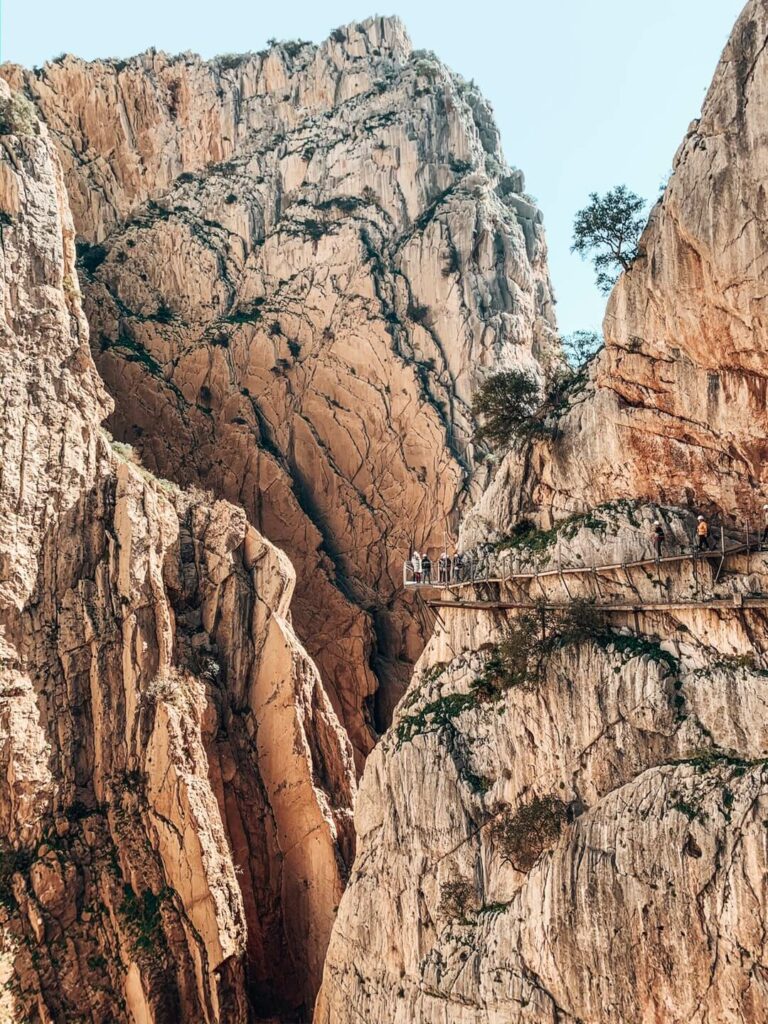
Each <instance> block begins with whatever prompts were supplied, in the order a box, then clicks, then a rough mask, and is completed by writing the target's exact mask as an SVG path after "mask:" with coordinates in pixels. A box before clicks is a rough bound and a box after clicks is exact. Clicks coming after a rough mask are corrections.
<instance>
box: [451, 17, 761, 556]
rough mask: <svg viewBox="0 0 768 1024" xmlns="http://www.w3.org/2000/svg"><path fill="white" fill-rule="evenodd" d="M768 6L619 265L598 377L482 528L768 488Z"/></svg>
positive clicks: (490, 500) (723, 65) (745, 503)
mask: <svg viewBox="0 0 768 1024" xmlns="http://www.w3.org/2000/svg"><path fill="white" fill-rule="evenodd" d="M767 35H768V10H767V9H766V6H765V4H763V3H749V4H747V6H746V8H745V10H744V12H743V14H742V16H741V17H740V19H739V21H738V23H737V25H736V27H735V28H734V31H733V34H732V36H731V38H730V40H729V42H728V45H727V46H726V49H725V51H724V53H723V57H722V60H721V62H720V65H719V67H718V69H717V72H716V74H715V77H714V80H713V83H712V85H711V87H710V89H709V92H708V94H707V97H706V99H705V102H704V105H703V108H702V113H701V117H700V118H699V119H698V120H696V121H694V122H693V123H692V124H691V126H690V128H689V130H688V133H687V135H686V137H685V139H684V141H683V143H682V145H681V146H680V149H679V150H678V152H677V154H676V156H675V159H674V164H673V173H672V176H671V178H670V180H669V183H668V185H667V188H666V190H665V192H664V194H663V196H662V198H661V200H660V201H659V202H658V203H657V204H656V206H655V207H654V209H653V212H652V213H651V217H650V220H649V223H648V226H647V228H646V231H645V233H644V235H643V237H642V240H641V250H642V252H643V255H642V256H641V258H640V259H638V260H637V262H636V263H635V264H634V266H633V267H632V269H631V270H630V271H629V272H628V273H626V274H624V275H623V276H622V277H621V279H620V280H619V282H618V284H617V286H616V288H615V289H614V291H613V294H612V295H611V298H610V301H609V303H608V309H607V312H606V317H605V323H604V335H605V341H606V346H605V349H604V351H603V352H602V353H601V355H600V356H599V358H598V359H597V360H596V361H595V363H594V365H593V366H592V368H591V371H590V374H589V381H588V382H587V387H586V388H585V389H584V391H583V392H582V393H581V395H580V396H579V397H578V398H576V399H575V400H574V402H573V405H572V408H571V410H570V411H569V412H568V413H567V415H566V416H564V417H563V418H562V419H561V421H560V422H559V423H558V431H557V436H556V439H555V440H554V442H552V443H548V444H540V445H538V446H536V447H535V449H534V450H533V451H532V452H531V453H530V456H529V462H528V465H527V466H525V467H523V466H522V464H521V462H520V460H519V459H517V458H516V457H515V456H514V455H512V456H509V457H508V458H507V459H506V460H505V464H504V465H503V467H502V469H501V472H500V473H499V474H498V476H497V478H496V481H495V483H494V485H493V486H492V487H491V488H490V489H489V491H488V492H487V493H486V494H485V495H484V496H483V500H482V501H481V503H480V504H479V506H478V507H477V508H476V509H475V510H474V512H473V515H472V516H471V517H470V518H469V520H468V521H467V522H466V523H465V529H466V530H467V539H468V542H470V543H471V542H472V541H474V540H476V539H479V538H482V537H484V536H489V535H493V534H494V532H496V531H498V530H501V531H502V532H504V531H505V530H506V529H507V527H508V526H509V524H510V522H512V521H513V520H514V519H515V517H516V516H518V515H520V514H521V513H524V514H526V515H530V514H533V515H538V514H539V512H540V511H541V512H542V515H543V518H544V519H547V518H552V516H554V518H560V517H562V515H564V514H566V513H568V512H574V511H579V510H582V509H584V508H588V507H590V506H592V505H595V504H599V503H601V502H606V501H615V500H616V499H619V498H624V497H629V498H632V497H648V498H651V499H659V500H661V501H664V502H667V503H670V504H684V505H689V504H696V503H698V505H699V506H700V507H702V508H704V509H708V510H713V509H721V510H723V511H724V512H726V513H728V514H732V515H735V516H738V517H739V518H740V520H741V521H742V522H743V521H744V519H745V518H746V517H747V516H748V515H751V517H752V522H753V526H754V524H755V523H756V521H757V520H758V519H762V505H763V503H764V501H765V499H766V465H768V447H767V446H766V445H767V442H766V437H767V436H768V418H767V415H768V414H767V413H766V401H765V395H766V380H767V379H768V345H766V343H765V323H766V316H767V315H768V307H767V306H766V301H767V300H766V295H765V288H764V280H765V273H766V263H767V262H768V224H767V221H766V211H765V178H766V166H767V165H768V120H767V119H766V114H765V112H766V105H767V104H768V55H767V54H766V50H765V40H766V36H767Z"/></svg>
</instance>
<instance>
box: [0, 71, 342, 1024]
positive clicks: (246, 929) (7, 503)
mask: <svg viewBox="0 0 768 1024" xmlns="http://www.w3.org/2000/svg"><path fill="white" fill-rule="evenodd" d="M0 124H1V125H2V129H1V131H0V210H1V211H2V213H1V215H0V250H1V253H2V257H1V258H2V263H1V264H0V268H1V269H0V285H1V286H2V306H1V310H2V312H1V314H0V338H1V342H0V363H1V364H2V379H3V387H4V401H3V406H2V411H1V412H0V663H1V665H0V777H2V780H3V784H2V786H0V818H1V819H2V828H1V830H0V831H1V833H2V838H0V930H1V931H2V943H1V949H2V953H1V954H0V963H1V964H2V966H1V967H0V974H1V976H2V980H3V989H2V995H1V996H0V1000H1V1004H0V1006H1V1008H0V1015H2V1019H3V1020H9V1021H11V1020H14V1021H32V1020H34V1021H40V1022H53V1021H63V1020H81V1019H88V1020H90V1021H99V1022H103V1024H107V1022H109V1024H111V1022H113V1021H132V1022H134V1024H136V1022H158V1024H159V1022H161V1021H172V1020H173V1021H175V1020H189V1021H192V1020H194V1021H206V1022H211V1024H213V1022H214V1021H220V1020H226V1021H228V1022H232V1024H236V1022H239V1021H242V1022H245V1021H247V1020H250V1019H251V1015H252V1013H253V1011H254V1009H255V1011H256V1013H257V1014H259V1013H260V1014H265V1015H266V1014H268V1013H273V1012H284V1013H287V1014H290V1015H291V1016H292V1017H295V1016H297V1015H300V1014H302V1013H306V1012H308V1008H309V1007H311V1004H312V1001H313V998H314V994H315V991H316V988H317V985H318V983H319V978H320V972H321V969H322V962H323V957H324V952H325V947H326V944H327V939H328V934H329V931H330V926H331V923H332V919H333V916H334V912H335V908H336V905H337V903H338V901H339V898H340V895H341V892H342V889H343V885H344V882H345V876H346V871H347V866H348V864H349V862H350V860H351V856H352V828H351V805H352V792H353V788H354V770H353V760H352V750H351V747H350V744H349V741H348V739H347V737H346V735H345V733H344V731H343V729H342V727H341V726H340V724H339V722H338V720H337V718H336V715H335V713H334V711H333V709H332V707H331V706H330V703H329V701H328V699H327V697H326V695H325V691H324V689H323V687H322V684H321V682H320V677H319V674H318V671H317V669H316V667H315V666H314V664H313V662H312V661H311V660H310V658H309V656H308V655H307V653H306V652H305V650H304V649H303V647H302V646H301V644H300V642H299V641H298V639H297V637H296V634H295V632H294V630H293V627H292V624H291V617H290V610H289V605H290V600H291V594H292V589H293V584H294V574H293V570H292V567H291V565H290V562H289V561H288V559H287V558H286V556H285V555H284V554H282V553H281V552H280V551H278V550H277V549H276V548H274V547H273V546H272V545H271V544H270V543H269V542H268V541H266V540H265V539H264V538H263V537H262V536H261V535H260V534H258V533H257V532H256V530H255V529H254V527H253V526H252V525H250V524H249V522H248V520H247V517H246V515H245V513H244V511H243V510H242V509H238V508H235V507H234V506H232V505H229V504H227V503H226V502H224V501H220V500H215V499H214V498H212V497H211V496H210V495H206V494H204V493H203V492H201V491H199V490H198V491H193V492H190V493H184V492H182V491H180V490H179V488H178V487H177V486H176V485H175V484H171V483H170V482H168V481H163V480H158V479H156V478H155V477H154V476H153V475H152V474H151V473H149V472H148V471H147V470H146V469H145V468H144V467H142V466H141V465H140V464H139V462H138V460H137V459H136V457H135V454H134V453H133V452H132V450H131V449H130V448H129V447H128V446H126V445H121V444H119V443H115V442H113V441H112V440H111V438H110V437H109V435H108V434H106V432H105V431H103V429H102V428H101V426H100V424H101V421H102V419H103V418H104V417H105V416H106V415H107V414H108V413H109V411H110V409H111V400H110V399H109V398H108V396H107V394H106V392H105V390H104V388H103V386H102V384H101V381H100V379H99V377H98V375H97V372H96V369H95V366H94V364H93V361H92V358H91V354H90V349H89V341H88V326H87V323H86V319H85V316H84V314H83V309H82V305H81V294H80V287H79V283H78V276H77V272H76V268H75V230H74V225H73V222H72V218H71V215H70V211H69V206H68V199H67V194H66V189H65V182H64V178H63V174H62V171H61V167H60V164H59V161H58V157H57V154H56V150H55V147H54V145H53V143H52V142H51V140H50V137H49V135H48V132H47V130H46V128H45V126H44V125H42V124H41V123H40V122H39V121H38V118H37V116H36V114H35V112H34V108H33V107H32V105H31V104H30V103H29V102H28V101H26V100H25V99H24V98H23V97H21V96H13V95H11V94H10V92H9V90H8V87H7V86H6V85H5V83H0ZM249 1004H250V1009H249Z"/></svg>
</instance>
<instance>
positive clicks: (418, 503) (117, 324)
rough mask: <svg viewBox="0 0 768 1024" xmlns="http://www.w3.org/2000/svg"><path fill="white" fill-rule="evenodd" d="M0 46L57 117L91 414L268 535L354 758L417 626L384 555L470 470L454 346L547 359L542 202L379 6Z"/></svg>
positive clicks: (456, 83)
mask: <svg viewBox="0 0 768 1024" xmlns="http://www.w3.org/2000/svg"><path fill="white" fill-rule="evenodd" d="M3 73H4V74H5V75H6V77H7V78H8V79H9V80H11V81H12V82H13V83H14V84H16V85H17V86H18V87H20V88H23V89H24V90H25V91H26V93H27V94H28V95H29V96H30V97H31V98H32V99H33V100H34V102H35V103H36V105H37V107H38V109H39V110H40V111H41V113H42V115H43V116H44V118H45V120H46V121H47V123H48V124H49V126H50V128H51V131H52V134H53V136H54V137H55V139H56V140H57V142H58V146H59V151H60V154H61V159H62V162H63V166H64V169H65V175H66V181H67V187H68V190H69V193H70V196H71V198H72V204H73V212H74V216H75V222H76V224H77V229H78V232H79V234H80V236H81V237H82V239H83V244H82V245H81V259H80V268H81V272H82V277H83V280H84V285H83V287H84V291H85V296H86V299H85V306H86V311H87V314H88V318H89V322H90V324H91V336H92V346H93V350H94V355H95V357H96V360H97V364H98V367H99V370H100V372H101V374H102V376H103V377H104V380H105V382H106V384H107V387H108V389H109V391H110V393H111V394H112V395H113V397H114V398H115V400H116V410H115V412H114V414H113V416H112V418H111V420H110V426H111V427H112V429H113V431H114V432H115V433H116V435H117V436H119V437H120V438H121V439H124V440H127V441H130V442H131V443H134V444H136V445H137V446H138V447H139V448H140V450H141V452H142V456H143V458H144V461H145V462H146V464H147V465H148V466H150V467H151V468H152V469H155V470H157V471H159V472H161V473H162V474H163V475H166V476H170V477H172V478H173V479H175V480H179V482H181V483H189V482H195V481H202V482H204V483H205V485H206V486H209V487H211V488H213V490H214V491H215V492H216V493H217V494H218V495H219V496H222V497H225V498H228V499H230V500H232V501H235V502H237V503H238V504H241V505H242V506H243V507H244V508H245V510H246V512H247V513H248V516H249V519H250V521H251V522H252V523H253V524H254V525H255V526H256V527H257V528H258V529H260V530H261V531H263V532H264V533H265V534H266V535H267V536H268V537H269V538H270V539H271V540H272V541H273V542H275V543H277V544H278V545H279V546H280V547H281V548H283V549H285V551H286V552H287V553H288V554H289V556H290V558H291V559H292V561H293V563H294V565H295V566H296V569H297V575H298V581H297V595H296V600H295V603H294V613H295V618H296V625H297V630H298V632H299V635H300V636H301V638H302V640H303V641H304V642H306V644H307V646H308V649H309V650H310V652H311V654H312V655H313V656H314V657H315V658H316V659H317V662H318V665H319V667H320V669H321V673H322V676H323V680H324V683H325V685H326V687H327V689H328V692H329V694H330V695H331V699H332V701H333V703H334V706H335V708H336V710H337V711H338V712H339V713H340V715H341V717H342V720H343V722H344V724H345V726H346V728H347V731H348V734H349V736H350V737H351V740H352V743H353V747H354V750H355V752H356V757H357V762H358V766H360V765H361V764H362V760H363V758H364V756H365V755H366V754H367V753H368V752H369V751H370V749H371V747H372V743H373V741H374V738H375V735H376V732H377V731H378V730H379V729H380V728H381V727H382V726H383V725H384V724H386V722H387V721H388V719H389V715H390V710H391V707H392V705H393V703H394V702H395V700H396V699H397V697H398V696H399V694H400V693H401V692H402V690H403V688H404V685H405V682H406V680H407V678H408V674H409V672H410V668H411V666H412V664H413V662H414V660H415V659H416V657H417V656H418V654H419V652H420V650H421V647H422V645H423V641H424V637H423V636H422V633H421V630H420V628H419V626H418V624H417V622H416V620H415V619H414V616H413V612H412V609H411V608H410V606H408V605H406V604H404V603H403V602H402V600H401V597H400V595H399V582H400V575H401V563H402V558H403V556H404V554H405V552H406V551H407V550H408V548H409V547H410V546H411V545H413V544H416V545H418V546H419V547H420V548H421V547H424V546H431V547H432V549H433V552H434V551H435V549H436V548H437V547H438V546H440V547H442V544H443V537H444V532H445V530H446V528H447V529H448V530H449V531H450V529H451V528H452V526H453V525H454V524H455V521H456V515H457V513H458V511H459V510H460V508H461V507H462V503H463V501H464V498H465V497H466V496H467V494H471V493H474V487H475V485H474V484H473V482H472V481H473V475H472V466H473V451H472V446H471V443H470V435H471V428H472V423H471V417H470V415H469V409H468V403H469V400H470V398H471V393H472V388H473V386H474V383H475V382H476V380H477V376H478V373H481V372H482V369H483V367H489V366H492V365H493V366H497V365H499V364H507V365H520V366H525V367H529V368H531V369H533V370H534V372H536V373H540V372H541V366H542V364H546V362H547V360H548V359H549V358H550V352H551V339H552V333H553V330H552V328H553V318H552V311H551V298H550V288H549V282H548V276H547V270H546V262H545V260H546V250H545V244H544V239H543V233H542V229H541V226H540V215H539V214H538V211H537V210H536V208H535V207H534V206H533V205H532V204H531V203H530V202H529V200H528V199H527V198H526V197H525V196H524V195H523V194H522V189H523V182H522V175H521V174H520V173H519V172H513V171H510V170H509V169H508V168H507V167H506V165H505V164H504V161H503V157H502V154H501V150H500V146H499V139H498V133H497V130H496V128H495V125H494V123H493V119H492V116H491V113H490V110H489V108H488V106H487V104H486V103H485V102H484V100H483V99H482V97H481V96H480V95H479V93H478V92H477V90H476V88H475V87H474V86H473V85H471V84H468V83H466V82H464V81H463V80H461V79H459V78H458V77H457V76H455V75H453V74H451V73H450V72H449V71H447V70H446V69H445V68H444V67H443V66H442V65H441V64H440V63H439V62H438V61H437V60H436V59H435V58H434V56H433V55H431V54H429V53H425V52H413V51H412V49H411V45H410V42H409V40H408V39H407V36H406V34H405V32H404V30H403V28H402V26H401V25H400V23H399V22H398V21H397V20H395V19H379V18H376V19H371V20H369V21H366V22H363V23H361V24H357V25H352V26H348V27H347V28H343V29H339V30H337V31H336V32H334V33H333V34H332V35H331V37H330V38H329V39H328V40H327V41H326V42H325V43H323V44H322V45H320V46H312V45H309V44H302V43H286V44H280V45H275V46H273V47H272V48H271V49H270V50H268V51H266V52H264V53H260V54H251V55H246V56H243V57H223V58H219V59H218V60H215V61H212V62H208V63H206V62H203V61H201V60H200V59H199V58H197V57H195V56H191V55H181V56H179V57H174V58H170V57H168V56H166V55H163V54H157V53H154V52H148V53H146V54H144V55H142V56H140V57H137V58H134V59H132V60H130V61H125V62H122V61H121V62H114V61H112V62H96V63H91V64H86V63H83V62H81V61H78V60H75V59H73V58H64V59H63V60H61V61H60V62H54V63H53V64H49V65H46V67H45V68H44V69H42V70H41V71H38V72H34V73H31V72H28V73H23V72H22V71H21V70H20V69H13V68H5V69H4V71H3ZM379 684H381V686H379ZM377 688H378V693H377Z"/></svg>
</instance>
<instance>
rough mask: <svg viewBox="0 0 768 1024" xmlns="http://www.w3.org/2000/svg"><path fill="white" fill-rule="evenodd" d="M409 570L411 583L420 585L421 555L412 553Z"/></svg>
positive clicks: (416, 552) (415, 552)
mask: <svg viewBox="0 0 768 1024" xmlns="http://www.w3.org/2000/svg"><path fill="white" fill-rule="evenodd" d="M411 569H413V582H414V583H421V555H420V554H419V552H418V551H414V552H413V555H412V557H411Z"/></svg>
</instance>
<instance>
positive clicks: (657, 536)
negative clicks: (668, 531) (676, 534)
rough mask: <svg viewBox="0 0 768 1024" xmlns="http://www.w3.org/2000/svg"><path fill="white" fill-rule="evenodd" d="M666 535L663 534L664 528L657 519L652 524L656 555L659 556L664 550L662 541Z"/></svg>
mask: <svg viewBox="0 0 768 1024" xmlns="http://www.w3.org/2000/svg"><path fill="white" fill-rule="evenodd" d="M665 541H666V537H665V536H664V528H663V527H662V525H661V523H660V522H659V520H658V519H657V520H656V521H655V523H654V524H653V546H654V549H655V551H656V557H657V558H661V556H662V554H663V551H664V542H665Z"/></svg>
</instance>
